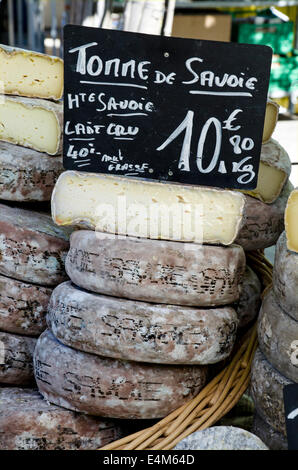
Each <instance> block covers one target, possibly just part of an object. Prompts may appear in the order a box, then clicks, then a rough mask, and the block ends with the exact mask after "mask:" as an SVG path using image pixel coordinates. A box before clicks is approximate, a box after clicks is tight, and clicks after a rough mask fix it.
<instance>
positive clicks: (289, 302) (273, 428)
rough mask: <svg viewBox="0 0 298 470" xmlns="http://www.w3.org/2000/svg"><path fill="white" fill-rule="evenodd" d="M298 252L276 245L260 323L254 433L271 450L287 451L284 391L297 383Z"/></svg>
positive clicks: (281, 241)
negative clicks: (269, 285) (268, 289)
mask: <svg viewBox="0 0 298 470" xmlns="http://www.w3.org/2000/svg"><path fill="white" fill-rule="evenodd" d="M297 273H298V253H294V252H291V251H289V250H288V249H287V238H286V232H283V233H282V234H281V236H280V238H279V240H278V242H277V245H276V251H275V262H274V269H273V287H272V289H271V290H270V291H269V292H268V293H267V295H266V297H265V298H264V300H263V303H262V307H261V310H260V316H259V320H258V338H259V350H258V352H257V353H256V355H255V358H254V361H253V365H252V380H251V388H252V395H253V398H254V401H255V407H256V413H257V416H256V417H255V423H254V432H255V433H256V434H258V435H259V436H260V437H261V438H262V439H263V440H264V441H265V442H266V443H267V445H268V446H269V447H270V448H272V449H285V448H287V439H286V420H285V410H284V398H283V388H284V387H285V386H287V385H290V384H292V383H298V276H297Z"/></svg>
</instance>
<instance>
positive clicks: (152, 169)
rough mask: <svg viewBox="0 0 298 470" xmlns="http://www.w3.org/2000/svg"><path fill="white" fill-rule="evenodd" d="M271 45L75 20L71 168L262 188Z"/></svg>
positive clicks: (70, 46) (68, 62)
mask: <svg viewBox="0 0 298 470" xmlns="http://www.w3.org/2000/svg"><path fill="white" fill-rule="evenodd" d="M271 58H272V49H271V48H270V47H267V46H256V45H248V44H233V43H224V42H216V41H201V40H194V39H180V38H168V37H160V36H153V35H148V34H139V33H127V32H123V31H111V30H105V29H97V28H88V27H83V26H73V25H67V26H65V28H64V60H65V93H64V113H65V114H64V123H65V125H64V167H65V168H66V169H75V170H78V171H88V172H95V173H108V174H117V175H122V176H133V177H141V178H150V179H154V180H161V181H176V182H180V183H191V184H198V185H208V186H219V187H226V188H239V189H253V188H255V187H256V183H257V173H258V166H259V158H260V151H261V140H262V133H263V125H264V116H265V108H266V98H267V91H268V83H269V75H270V65H271Z"/></svg>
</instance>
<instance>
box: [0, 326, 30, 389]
mask: <svg viewBox="0 0 298 470" xmlns="http://www.w3.org/2000/svg"><path fill="white" fill-rule="evenodd" d="M35 345H36V339H35V338H28V337H26V336H17V335H12V334H10V333H4V332H2V331H0V384H9V385H30V384H31V383H32V382H34V375H33V352H34V348H35Z"/></svg>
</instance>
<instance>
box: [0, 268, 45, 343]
mask: <svg viewBox="0 0 298 470" xmlns="http://www.w3.org/2000/svg"><path fill="white" fill-rule="evenodd" d="M51 293H52V289H48V288H47V287H42V286H37V285H35V284H28V283H25V282H20V281H16V280H15V279H11V278H9V277H6V276H1V275H0V330H2V331H7V332H9V333H16V334H19V335H29V336H39V335H40V333H42V332H43V331H44V330H45V329H46V313H47V308H48V303H49V300H50V296H51Z"/></svg>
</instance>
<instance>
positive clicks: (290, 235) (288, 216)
mask: <svg viewBox="0 0 298 470" xmlns="http://www.w3.org/2000/svg"><path fill="white" fill-rule="evenodd" d="M285 228H286V235H287V246H288V249H289V250H291V251H295V252H296V253H298V189H295V190H294V191H293V192H292V193H291V194H290V197H289V199H288V203H287V207H286V211H285Z"/></svg>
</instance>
